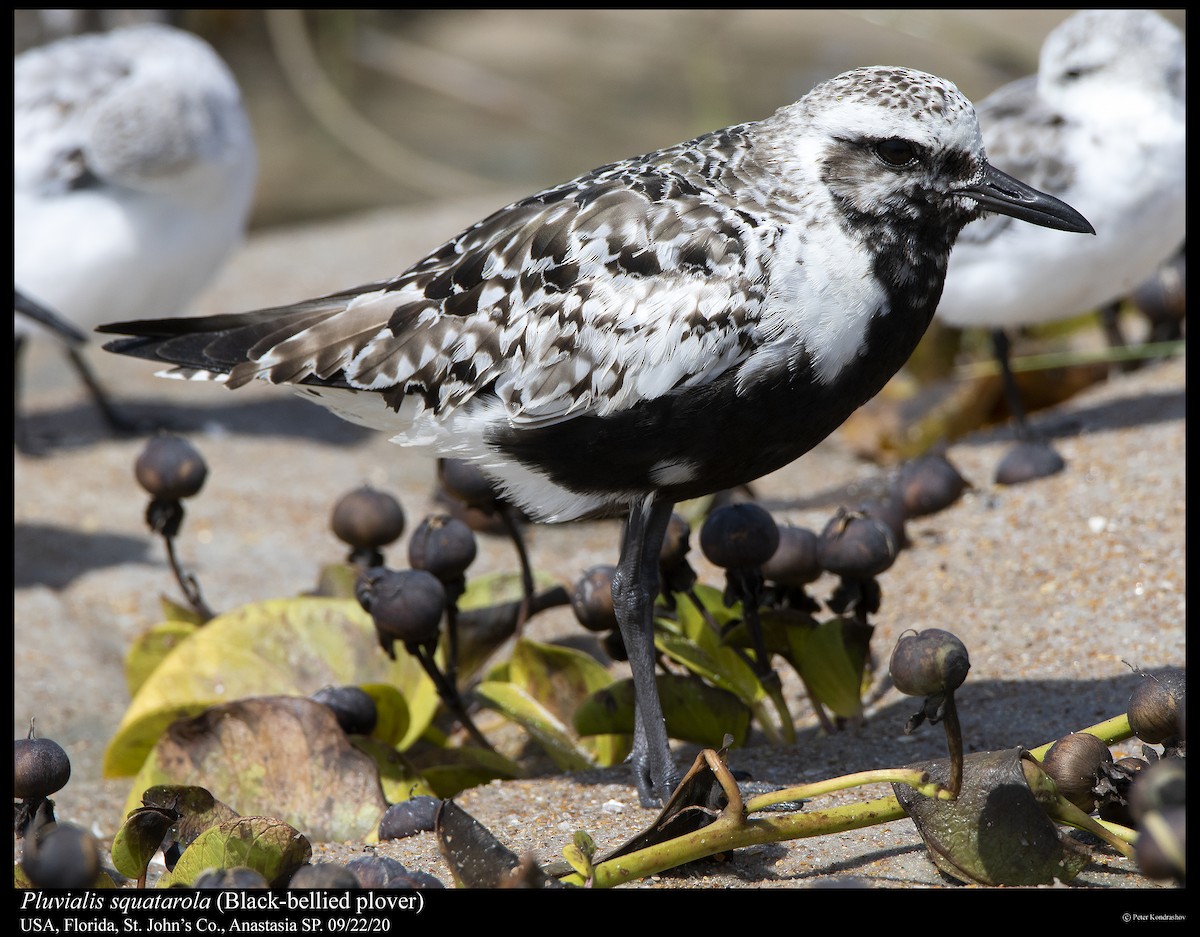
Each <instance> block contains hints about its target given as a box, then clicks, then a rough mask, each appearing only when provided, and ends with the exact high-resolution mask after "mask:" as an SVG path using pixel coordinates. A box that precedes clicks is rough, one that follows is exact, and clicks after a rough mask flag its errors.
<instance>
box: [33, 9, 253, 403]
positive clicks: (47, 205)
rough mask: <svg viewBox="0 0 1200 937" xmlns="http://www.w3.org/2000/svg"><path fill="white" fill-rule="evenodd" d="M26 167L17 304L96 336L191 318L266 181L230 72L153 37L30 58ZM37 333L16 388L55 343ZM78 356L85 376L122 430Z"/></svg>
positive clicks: (166, 37)
mask: <svg viewBox="0 0 1200 937" xmlns="http://www.w3.org/2000/svg"><path fill="white" fill-rule="evenodd" d="M13 164H14V165H13V202H14V204H13V237H14V247H13V278H14V280H15V285H16V288H17V290H18V291H19V292H20V293H22V294H24V295H25V296H26V297H28V299H29V300H31V301H33V302H35V303H37V304H39V305H40V306H41V307H42V308H49V309H51V310H53V311H54V312H56V313H57V314H58V315H59V316H60V317H61V318H62V319H65V320H66V321H67V322H71V323H74V324H75V325H76V326H79V327H80V328H82V329H83V330H84V331H85V332H86V331H90V330H91V329H92V328H94V327H95V326H96V325H99V324H100V323H101V322H106V321H111V320H112V319H114V318H125V317H128V316H129V315H130V314H131V313H132V314H133V315H136V316H142V315H151V314H156V315H161V314H162V313H163V312H164V311H168V310H169V311H172V312H175V313H179V312H183V311H184V307H185V306H186V304H187V303H188V302H189V301H190V300H191V299H192V298H193V297H194V296H195V295H196V294H197V293H198V292H199V291H200V289H201V288H202V287H203V286H204V285H205V284H206V283H207V282H208V281H209V279H210V278H211V277H212V275H213V273H214V272H215V271H216V270H217V269H218V267H219V266H220V264H221V263H222V262H223V261H224V260H225V259H226V257H228V256H229V254H230V253H231V252H232V250H233V249H234V247H236V245H237V244H238V242H239V241H240V239H241V237H242V234H243V231H244V229H245V224H246V219H247V216H248V215H249V212H250V206H251V202H252V199H253V195H254V184H255V176H256V171H257V170H256V156H255V148H254V140H253V137H252V135H251V131H250V123H249V120H248V119H247V117H246V113H245V111H244V109H243V107H242V101H241V94H240V92H239V91H238V87H237V84H236V83H235V82H234V79H233V76H232V74H231V73H230V72H229V69H228V68H227V67H226V66H225V63H224V62H222V61H221V59H220V58H219V57H218V56H217V54H216V53H215V52H214V51H213V50H212V49H211V48H210V47H209V46H208V44H207V43H205V42H204V41H203V40H201V39H200V38H198V37H196V36H194V35H192V34H190V33H187V32H184V31H182V30H178V29H174V28H171V27H168V26H161V25H156V24H146V25H139V26H131V27H126V28H121V29H114V30H112V31H111V32H108V33H98V34H93V35H85V36H76V37H71V38H67V39H60V40H58V41H57V42H53V43H50V44H49V45H45V46H42V47H40V48H36V49H31V50H29V51H27V52H23V53H22V54H20V55H18V56H17V57H16V58H15V59H14V61H13ZM35 322H36V320H35V319H32V318H31V317H29V316H28V315H17V316H16V317H15V318H14V320H13V325H14V346H15V353H14V367H15V368H16V369H17V370H18V374H19V366H20V357H21V351H22V348H23V346H24V342H25V339H26V338H27V337H29V336H31V335H33V334H35V333H38V332H41V333H43V334H44V333H45V330H44V329H42V328H40V327H39V325H37V324H35ZM51 334H55V333H53V331H51ZM79 348H80V346H78V345H77V344H73V345H68V349H69V353H70V355H71V359H72V362H73V363H74V364H75V367H76V369H77V370H78V371H79V373H80V375H81V376H82V377H83V379H84V381H85V382H86V383H87V384H88V386H89V388H92V389H93V393H94V396H96V400H97V402H98V403H99V404H100V406H101V408H102V410H103V412H104V414H105V416H106V417H108V418H110V422H112V421H116V422H117V423H118V424H120V423H121V422H122V419H121V417H120V415H119V414H118V412H117V411H116V410H115V409H113V408H112V407H111V406H110V405H109V404H108V402H107V401H106V400H105V399H104V395H103V393H102V392H101V391H100V389H99V385H98V384H96V383H95V381H94V378H93V377H92V375H91V373H90V371H89V369H88V367H87V364H86V362H85V360H84V358H83V357H82V355H81V354H80V351H79ZM17 384H18V385H19V378H18V379H17Z"/></svg>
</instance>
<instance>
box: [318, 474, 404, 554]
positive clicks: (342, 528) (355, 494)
mask: <svg viewBox="0 0 1200 937" xmlns="http://www.w3.org/2000/svg"><path fill="white" fill-rule="evenodd" d="M404 521H405V518H404V509H403V508H402V507H401V506H400V502H399V501H397V500H396V499H395V498H393V497H392V496H391V495H389V494H388V493H387V492H384V491H377V490H375V489H374V488H372V487H370V486H369V485H363V486H362V487H361V488H356V489H355V490H354V491H351V492H349V493H348V494H346V495H343V496H342V497H341V499H340V500H339V501H338V503H337V504H335V505H334V506H333V517H332V519H331V522H330V526H331V527H332V528H333V532H334V534H335V535H336V536H337V538H338V539H339V540H341V541H342V542H343V543H347V544H349V545H350V546H352V547H354V548H355V549H356V550H376V549H378V548H379V547H382V546H386V545H387V544H389V543H392V542H394V541H395V540H397V539H398V538H399V537H400V535H401V534H402V533H404Z"/></svg>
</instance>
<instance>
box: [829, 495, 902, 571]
mask: <svg viewBox="0 0 1200 937" xmlns="http://www.w3.org/2000/svg"><path fill="white" fill-rule="evenodd" d="M817 559H818V561H819V562H820V564H821V568H822V569H826V570H828V571H829V572H831V573H833V574H834V575H836V576H843V577H845V578H847V579H872V578H874V577H875V576H878V575H879V574H880V573H882V572H884V571H886V570H887V569H888V567H890V566H891V565H892V563H894V562H895V560H896V541H895V539H894V538H893V537H892V532H891V530H890V529H889V528H888V526H887V525H886V524H884V523H883V522H882V521H879V520H876V519H875V518H873V517H864V516H862V515H860V514H848V513H845V512H841V511H839V512H838V513H837V514H836V515H834V516H833V517H832V518H831V519H830V520H829V523H827V524H826V525H825V529H824V530H822V531H821V536H820V537H819V538H818V539H817Z"/></svg>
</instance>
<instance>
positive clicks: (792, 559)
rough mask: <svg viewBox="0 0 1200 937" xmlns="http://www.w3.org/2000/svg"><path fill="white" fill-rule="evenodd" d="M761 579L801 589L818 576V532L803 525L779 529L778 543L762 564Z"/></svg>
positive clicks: (819, 568)
mask: <svg viewBox="0 0 1200 937" xmlns="http://www.w3.org/2000/svg"><path fill="white" fill-rule="evenodd" d="M762 574H763V579H765V580H766V581H767V582H774V583H778V584H779V585H781V586H787V587H789V588H793V589H795V588H800V587H802V586H806V585H808V583H810V582H814V581H815V580H816V579H818V578H819V577H820V575H821V563H820V561H819V560H818V559H817V535H816V534H815V533H813V532H812V531H811V530H809V529H808V528H806V527H792V526H791V525H785V526H783V527H780V528H779V546H777V547H776V548H775V552H774V553H773V554H771V558H770V559H768V560H767V561H766V562H765V563H763V564H762Z"/></svg>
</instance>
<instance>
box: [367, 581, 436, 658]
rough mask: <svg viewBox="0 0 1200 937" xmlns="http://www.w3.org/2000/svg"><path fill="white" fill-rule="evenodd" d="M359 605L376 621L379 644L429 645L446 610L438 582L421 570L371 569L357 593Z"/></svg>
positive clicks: (433, 639)
mask: <svg viewBox="0 0 1200 937" xmlns="http://www.w3.org/2000/svg"><path fill="white" fill-rule="evenodd" d="M356 593H357V595H358V601H359V604H360V605H362V607H363V608H364V609H366V610H367V611H368V612H369V613H370V615H371V618H373V619H374V621H375V630H376V631H377V632H379V637H380V640H381V641H387V642H389V644H388V645H387V646H390V642H391V641H400V642H402V643H404V644H428V643H431V642H433V641H436V640H437V638H438V634H439V632H440V629H441V622H442V614H443V612H445V610H446V590H445V588H444V587H443V586H442V583H441V581H440V580H439V579H438V578H437V577H436V576H435V575H433V573H428V572H426V571H425V570H423V569H403V570H390V569H372V570H369V571H368V572H367V573H366V574H365V575H364V576H363V577H362V578H361V579H360V580H359V587H358V589H357V590H356Z"/></svg>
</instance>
